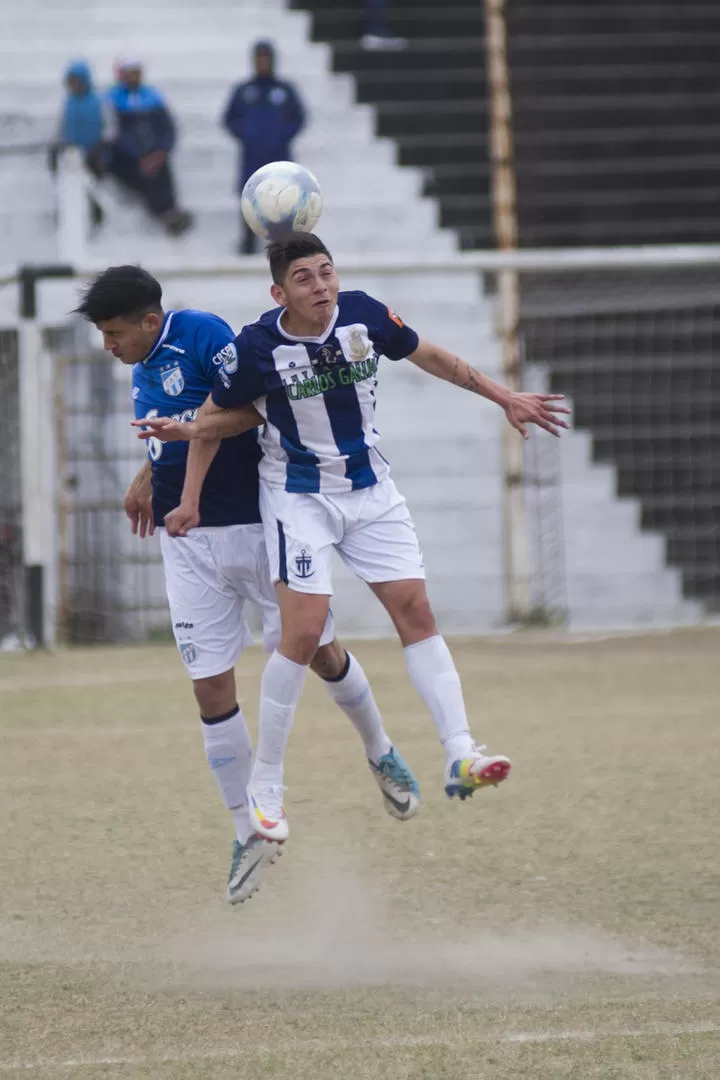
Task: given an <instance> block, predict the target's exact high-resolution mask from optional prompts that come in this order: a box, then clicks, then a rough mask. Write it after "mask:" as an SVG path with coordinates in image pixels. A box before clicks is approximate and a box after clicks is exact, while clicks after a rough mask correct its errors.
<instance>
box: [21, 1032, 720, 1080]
mask: <svg viewBox="0 0 720 1080" xmlns="http://www.w3.org/2000/svg"><path fill="white" fill-rule="evenodd" d="M717 1034H720V1024H679V1025H677V1026H672V1025H669V1024H668V1025H664V1026H661V1027H657V1028H650V1029H648V1030H642V1031H640V1030H630V1031H516V1032H507V1033H506V1034H504V1035H480V1036H478V1037H477V1038H473V1039H471V1040H468V1041H469V1042H470V1043H482V1044H485V1045H490V1046H492V1045H498V1044H500V1045H506V1046H517V1045H532V1044H534V1043H553V1042H607V1041H608V1040H611V1039H674V1038H677V1037H678V1036H679V1035H717ZM371 1046H372V1047H375V1048H377V1049H379V1050H392V1049H398V1048H401V1047H404V1046H409V1047H413V1046H417V1047H423V1046H427V1047H433V1046H454V1047H457V1046H458V1038H457V1036H455V1037H453V1038H450V1037H448V1038H447V1039H442V1038H435V1037H433V1036H429V1035H409V1036H407V1037H403V1038H398V1039H372V1040H370V1039H292V1040H284V1041H283V1048H284V1049H288V1050H294V1051H301V1050H323V1051H327V1050H366V1049H368V1048H369V1047H371ZM270 1049H271V1048H270V1047H269V1046H265V1044H263V1043H261V1044H258V1045H257V1046H254V1047H253V1048H252V1051H251V1053H257V1052H258V1051H266V1050H267V1051H269V1050H270ZM247 1056H248V1051H247V1048H246V1047H245V1048H241V1047H237V1048H233V1047H228V1048H227V1049H226V1050H207V1051H204V1050H200V1051H193V1050H191V1049H190V1050H188V1051H187V1052H186V1053H179V1052H178V1053H172V1054H152V1055H151V1054H128V1055H127V1056H113V1057H77V1058H66V1059H65V1060H63V1061H58V1060H57V1059H53V1058H37V1059H36V1060H35V1061H21V1060H18V1059H16V1060H15V1061H0V1071H2V1072H8V1071H12V1070H13V1069H14V1070H25V1071H28V1072H31V1071H32V1070H33V1069H88V1068H90V1069H91V1068H93V1067H97V1066H100V1065H141V1066H147V1065H164V1064H168V1063H175V1062H176V1063H178V1064H181V1063H183V1062H191V1061H196V1062H202V1061H223V1060H226V1061H233V1060H234V1059H236V1058H246V1057H247Z"/></svg>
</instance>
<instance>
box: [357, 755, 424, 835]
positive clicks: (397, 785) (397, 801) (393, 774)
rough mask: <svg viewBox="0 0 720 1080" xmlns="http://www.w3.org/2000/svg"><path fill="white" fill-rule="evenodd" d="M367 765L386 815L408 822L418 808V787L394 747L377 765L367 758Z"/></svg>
mask: <svg viewBox="0 0 720 1080" xmlns="http://www.w3.org/2000/svg"><path fill="white" fill-rule="evenodd" d="M368 764H369V766H370V771H371V772H372V774H373V776H374V777H375V780H376V781H377V785H378V787H379V788H380V791H381V792H382V797H383V802H384V804H385V809H386V810H387V812H388V814H390V815H391V816H392V817H394V818H397V820H398V821H408V820H409V819H410V818H411V817H413V816H414V815H415V814H416V813H417V812H418V809H419V807H420V785H419V784H418V782H417V780H416V779H415V777H414V776H413V773H412V770H411V769H410V766H409V765H408V764H407V762H406V761H405V759H404V758H403V757H402V755H401V754H399V753H398V751H397V750H396V749H395V747H394V746H392V747H391V748H390V750H389V751H388V753H387V754H383V756H382V757H381V758H380V760H379V761H378V763H377V765H376V764H375V762H374V761H370V759H369V758H368Z"/></svg>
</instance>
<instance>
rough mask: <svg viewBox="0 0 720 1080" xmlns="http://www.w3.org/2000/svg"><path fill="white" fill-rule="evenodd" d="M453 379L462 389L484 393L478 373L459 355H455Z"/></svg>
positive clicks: (474, 392)
mask: <svg viewBox="0 0 720 1080" xmlns="http://www.w3.org/2000/svg"><path fill="white" fill-rule="evenodd" d="M463 368H464V370H463ZM452 381H453V382H454V384H455V386H459V387H460V388H461V390H471V391H472V392H473V394H481V393H482V391H481V389H480V383H479V381H478V377H477V375H476V374H475V372H474V371H473V369H472V368H471V367H470V365H469V364H466V363H465V361H464V360H461V359H460V357H459V356H456V357H455V366H454V368H453V377H452Z"/></svg>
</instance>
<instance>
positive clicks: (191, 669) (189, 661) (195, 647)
mask: <svg viewBox="0 0 720 1080" xmlns="http://www.w3.org/2000/svg"><path fill="white" fill-rule="evenodd" d="M159 531H160V550H161V553H162V560H163V567H164V570H165V590H166V592H167V598H168V604H169V605H170V617H171V619H172V625H173V633H174V635H175V641H176V643H177V647H178V650H179V652H180V657H181V659H182V662H183V664H184V665H185V669H186V671H187V673H188V675H189V676H190V678H191V679H208V678H210V677H211V676H212V675H221V674H222V673H223V672H224V671H229V670H230V668H232V667H234V665H235V664H236V663H237V661H238V660H239V658H240V654H241V653H242V651H243V649H245V648H246V647H247V646H248V645H251V644H252V641H253V637H252V634H251V633H250V629H249V627H248V625H247V622H246V621H245V603H246V601H248V600H249V601H250V603H251V604H254V606H255V607H256V608H258V610H259V612H260V617H261V620H262V638H263V648H264V649H265V651H266V652H271V651H272V650H273V649H275V648H277V646H278V645H279V643H280V633H281V623H280V611H279V608H278V605H277V598H276V595H275V588H274V586H273V583H272V581H271V578H270V570H269V566H268V556H267V550H266V548H265V539H264V536H263V527H262V525H224V526H217V527H214V528H208V529H192V530H191V532H190V533H189V535H188V536H169V535H168V533H167V531H166V530H165V529H160V530H159ZM334 636H335V628H334V626H333V621H332V615H329V616H328V621H327V623H326V624H325V630H324V632H323V636H322V638H321V639H320V644H321V645H326V644H327V643H328V642H330V641H332V639H333V637H334Z"/></svg>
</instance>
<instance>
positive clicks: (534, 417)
mask: <svg viewBox="0 0 720 1080" xmlns="http://www.w3.org/2000/svg"><path fill="white" fill-rule="evenodd" d="M408 360H411V361H412V363H413V364H415V365H416V366H417V367H419V368H421V369H422V370H423V371H426V372H427V373H428V375H434V376H435V378H437V379H443V380H444V381H445V382H449V383H453V385H455V386H459V387H460V388H461V389H462V390H469V391H470V392H471V393H473V394H479V396H480V397H484V398H487V399H488V401H493V402H494V403H495V404H496V405H499V406H500V408H501V409H502V410H503V411H504V413H505V415H506V417H507V419H508V422H509V423H510V424H511V425H512V426H513V427H514V428H515V430H516V431H519V432H520V434H521V435H522V436H523V438H525V439H528V438H529V437H530V436H529V433H528V430H527V428H526V426H525V425H526V424H537V426H538V427H541V428H543V429H544V430H545V431H549V432H550V433H551V434H552V435H560V433H561V429H562V428H566V427H567V426H568V425H567V423H566V422H565V421H564V420H563V419H562V416H561V415H558V414H562V413H569V412H570V410H569V409H568V408H566V407H565V405H561V404H559V402H562V401H564V397H563V395H562V394H523V393H517V392H516V391H514V390H508V388H507V387H506V386H503V385H502V383H498V382H495V380H494V379H490V378H488V376H487V375H481V373H480V372H479V371H476V370H475V368H473V367H471V366H470V364H468V363H467V361H466V360H461V359H460V357H459V356H455V355H454V354H453V353H451V352H449V351H448V350H447V349H443V348H442V347H441V346H440V345H432V344H431V343H430V342H429V341H422V340H421V341H420V342H419V343H418V347H417V349H416V350H415V352H414V353H411V354H410V356H409V357H408Z"/></svg>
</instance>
